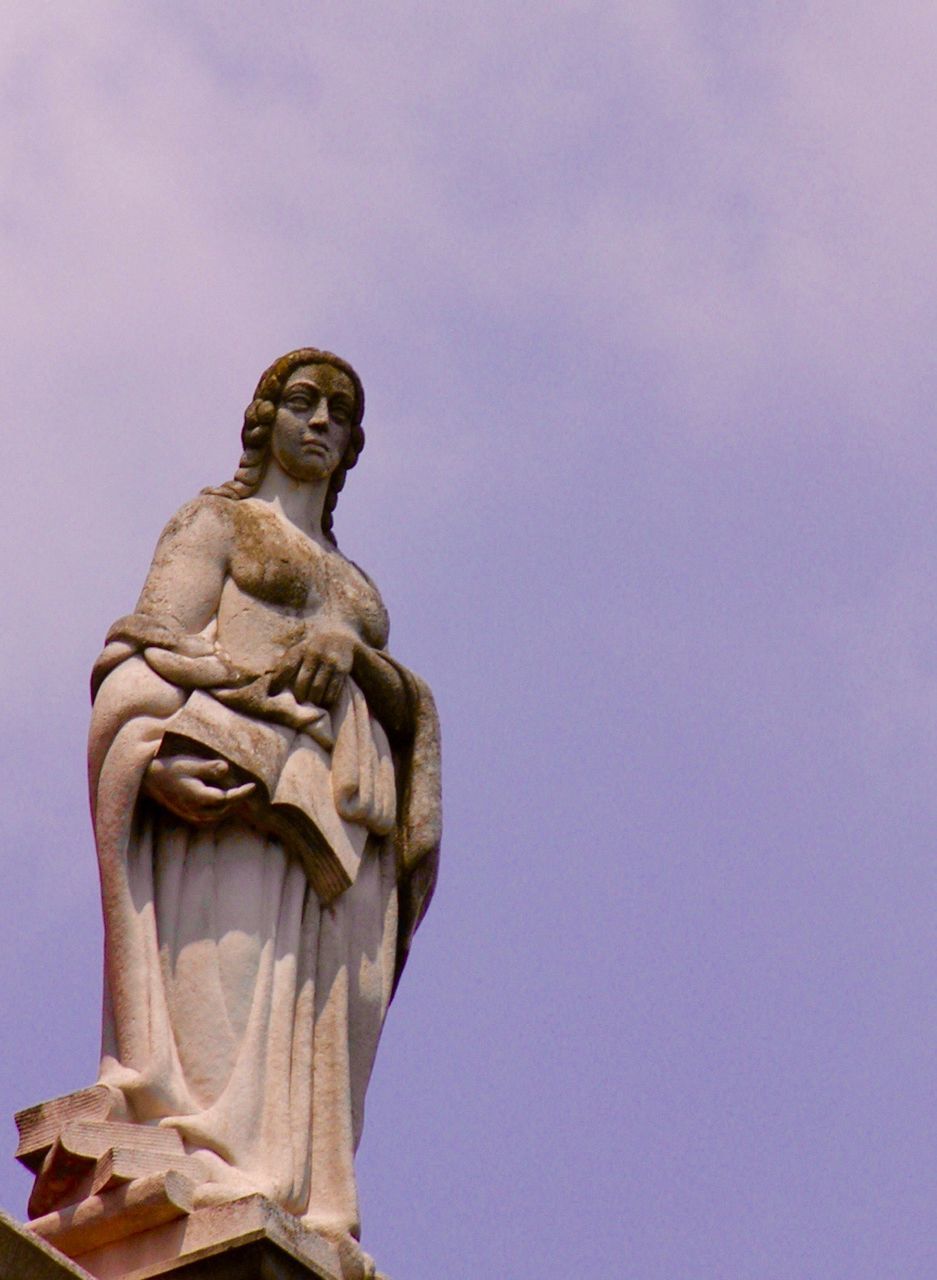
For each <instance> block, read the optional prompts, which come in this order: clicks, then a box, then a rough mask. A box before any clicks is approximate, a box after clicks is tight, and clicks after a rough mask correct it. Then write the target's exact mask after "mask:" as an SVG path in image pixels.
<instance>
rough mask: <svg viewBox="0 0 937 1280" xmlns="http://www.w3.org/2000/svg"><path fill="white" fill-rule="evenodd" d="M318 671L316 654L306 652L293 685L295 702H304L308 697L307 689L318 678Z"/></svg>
mask: <svg viewBox="0 0 937 1280" xmlns="http://www.w3.org/2000/svg"><path fill="white" fill-rule="evenodd" d="M319 670H320V664H319V656H318V654H315V653H308V652H307V654H306V656H305V658H303V664H302V666H301V667H300V668H299V673H298V675H297V676H296V681H295V683H294V685H293V692H294V693H295V694H296V701H297V702H305V701H306V699H307V698H308V697H309V688H310V686H311V685H312V684H313V683H314V681H315V680H316V678H317V677H318V673H319Z"/></svg>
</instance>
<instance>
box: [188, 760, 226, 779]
mask: <svg viewBox="0 0 937 1280" xmlns="http://www.w3.org/2000/svg"><path fill="white" fill-rule="evenodd" d="M186 773H187V774H188V775H189V777H192V778H201V779H202V781H203V782H214V783H215V784H216V785H220V784H221V783H223V782H225V780H226V779H227V778H228V777H229V776H230V773H231V766H230V765H229V764H228V762H227V760H201V759H198V758H196V759H194V760H193V761H192V762H191V764H189V766H188V767H187V769H186Z"/></svg>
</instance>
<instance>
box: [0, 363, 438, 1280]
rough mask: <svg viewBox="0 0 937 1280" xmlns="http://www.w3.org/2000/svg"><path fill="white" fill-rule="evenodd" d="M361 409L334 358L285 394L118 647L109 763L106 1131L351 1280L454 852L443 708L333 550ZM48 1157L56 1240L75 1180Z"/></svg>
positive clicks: (104, 724)
mask: <svg viewBox="0 0 937 1280" xmlns="http://www.w3.org/2000/svg"><path fill="white" fill-rule="evenodd" d="M363 411H364V392H363V389H362V386H361V382H360V380H359V378H358V375H357V374H356V373H355V371H354V370H353V369H352V368H351V366H350V365H348V364H347V363H346V362H345V361H344V360H341V359H339V358H338V357H337V356H334V355H332V354H331V353H329V352H325V351H319V350H315V349H313V348H305V349H302V350H299V351H293V352H291V353H290V354H288V355H286V356H283V357H282V358H281V359H279V360H277V361H276V362H275V363H274V364H273V365H271V367H270V368H269V369H268V370H267V371H266V373H264V375H263V376H262V378H261V379H260V382H259V383H258V386H257V390H256V392H255V393H254V398H253V400H252V402H251V404H250V405H249V407H248V409H247V411H246V413H245V417H244V427H243V430H242V433H241V439H242V443H243V454H242V457H241V462H240V466H239V467H238V470H237V473H236V474H235V476H234V479H233V480H230V481H229V482H228V483H226V484H222V485H221V486H220V487H218V488H215V489H206V490H204V491H203V492H202V493H201V494H200V495H199V496H198V497H197V498H195V499H194V500H193V501H191V502H189V503H188V504H186V505H185V506H184V507H182V509H181V510H180V511H179V512H177V514H176V515H175V516H174V517H173V519H172V520H171V521H170V522H169V524H168V525H167V527H166V529H165V530H164V532H163V534H162V536H161V538H160V540H159V544H158V546H157V548H156V553H155V555H154V558H153V563H152V566H151V568H150V571H149V574H148V575H147V579H146V582H145V584H144V586H143V591H142V593H141V595H140V599H139V601H138V604H137V607H136V611H135V612H134V613H132V614H131V615H129V616H128V617H125V618H122V619H120V621H118V622H117V623H115V624H114V626H113V627H112V628H111V630H110V632H109V634H108V636H107V643H106V647H105V649H104V651H103V653H102V654H101V656H100V658H99V659H98V661H97V663H96V664H95V667H94V672H93V676H92V696H93V699H94V710H93V717H92V724H91V733H90V742H89V774H90V786H91V804H92V813H93V819H94V829H95V837H96V844H97V851H98V859H99V865H100V876H101V891H102V899H103V909H104V920H105V980H104V1030H103V1048H102V1059H101V1071H100V1077H99V1082H98V1085H97V1086H96V1088H95V1090H93V1091H85V1093H86V1094H89V1095H90V1094H91V1093H93V1094H94V1097H95V1099H96V1102H95V1107H96V1108H97V1110H96V1112H95V1117H96V1119H97V1121H99V1122H103V1123H104V1124H110V1125H111V1126H112V1127H113V1128H112V1132H113V1133H117V1132H118V1130H119V1132H120V1133H121V1134H122V1135H124V1136H123V1138H122V1139H121V1141H124V1142H125V1144H126V1141H127V1138H126V1135H127V1132H128V1125H134V1126H145V1127H147V1129H148V1131H150V1133H155V1135H156V1137H160V1135H161V1134H163V1133H164V1132H166V1131H168V1135H167V1136H168V1137H169V1138H171V1139H172V1141H174V1142H176V1143H177V1144H178V1142H179V1139H181V1146H178V1148H177V1149H178V1151H179V1152H181V1153H182V1154H181V1157H180V1158H179V1159H176V1160H175V1162H174V1167H176V1168H180V1169H181V1170H182V1172H184V1174H185V1176H186V1178H187V1179H188V1180H189V1183H190V1185H191V1187H192V1193H191V1202H192V1208H193V1210H196V1211H197V1210H199V1209H200V1208H202V1207H205V1206H213V1205H218V1204H223V1203H230V1202H231V1201H234V1200H238V1199H239V1198H242V1197H245V1196H250V1195H258V1194H259V1195H261V1196H263V1197H265V1198H266V1199H267V1200H269V1201H271V1202H272V1203H273V1204H274V1205H276V1206H279V1208H280V1209H281V1210H285V1211H286V1212H287V1213H288V1214H290V1215H295V1216H296V1217H297V1218H298V1219H299V1220H300V1221H301V1224H302V1226H303V1227H305V1228H308V1229H310V1230H311V1231H314V1232H316V1233H319V1234H321V1235H323V1236H325V1237H327V1238H328V1239H330V1240H332V1241H334V1242H335V1243H336V1246H337V1249H338V1254H339V1256H340V1258H341V1260H342V1267H343V1270H342V1275H343V1276H346V1277H361V1276H369V1275H372V1274H374V1273H373V1264H372V1263H371V1262H370V1260H369V1259H368V1258H367V1256H366V1255H365V1254H363V1252H362V1251H361V1250H360V1247H359V1246H358V1244H357V1239H358V1235H359V1215H358V1203H357V1194H356V1187H355V1176H354V1163H353V1157H354V1153H355V1149H356V1147H357V1144H358V1141H359V1138H360V1136H361V1128H362V1122H363V1116H364V1098H365V1090H366V1087H367V1084H368V1079H369V1076H370V1073H371V1069H372V1065H373V1062H374V1056H375V1051H376V1049H377V1044H378V1040H379V1037H380V1033H381V1027H382V1024H383V1021H384V1017H385V1014H386V1012H387V1008H388V1005H389V1003H390V1001H391V999H392V997H393V993H394V990H395V988H396V984H397V982H398V981H399V978H400V974H401V971H402V969H403V966H404V963H405V961H406V958H407V953H408V949H409V947H410V942H411V939H412V937H413V934H414V931H415V929H416V928H417V925H418V924H419V923H420V920H421V919H422V917H423V914H424V912H425V911H426V908H427V906H428V904H429V900H430V897H431V895H432V892H433V886H434V882H435V877H436V867H437V861H438V850H439V830H440V803H439V738H438V726H437V719H436V713H435V709H434V706H433V700H432V696H431V694H430V692H429V690H428V689H427V687H426V685H425V684H424V683H423V682H422V681H421V680H420V679H419V678H418V677H417V676H415V675H413V674H412V673H411V672H410V671H408V670H407V669H406V668H404V667H403V666H401V665H400V664H399V663H398V662H397V661H396V660H395V659H393V658H391V657H390V656H389V654H388V653H387V651H386V647H385V646H386V644H387V634H388V619H387V613H386V611H385V609H384V605H383V603H382V601H381V597H380V594H379V593H378V590H377V588H376V587H375V585H374V583H373V582H371V580H370V579H369V578H368V577H367V575H366V574H365V573H364V572H363V571H362V570H360V569H359V568H358V567H357V566H356V565H354V564H353V563H352V562H351V561H349V560H347V559H346V558H345V557H344V556H343V555H342V554H341V552H340V551H339V550H338V547H337V545H336V542H335V537H334V534H333V531H332V519H333V512H334V509H335V505H336V501H337V498H338V494H339V492H340V490H341V489H342V486H343V484H344V482H345V478H346V474H347V472H348V471H349V470H350V468H351V467H353V466H354V465H355V463H356V461H357V459H358V456H359V454H360V453H361V450H362V448H363V446H364V433H363V431H362V428H361V419H362V415H363ZM78 1096H79V1095H69V1097H70V1098H77V1097H78ZM82 1096H84V1095H82ZM44 1105H46V1106H50V1105H51V1104H44ZM89 1105H90V1104H89ZM33 1110H34V1111H35V1110H36V1109H33ZM24 1114H25V1113H24ZM31 1114H32V1112H31V1113H30V1115H31ZM69 1114H70V1115H71V1114H72V1113H71V1112H70V1113H69ZM28 1127H29V1126H28V1125H27V1126H26V1128H27V1129H28ZM78 1127H79V1128H80V1127H81V1126H80V1125H79V1126H78ZM47 1128H48V1125H47ZM86 1128H87V1125H86ZM59 1129H61V1122H59ZM157 1131H158V1132H157ZM24 1132H25V1130H24V1126H23V1124H21V1133H24ZM50 1132H51V1130H50ZM130 1132H131V1133H132V1132H136V1131H135V1130H134V1131H130ZM85 1140H86V1141H87V1140H88V1139H87V1135H86V1138H85ZM103 1141H104V1139H101V1142H102V1143H103ZM24 1143H26V1145H27V1146H28V1134H27V1135H26V1137H24V1138H23V1140H22V1141H21V1153H20V1154H21V1158H24V1157H23V1155H22V1149H23V1144H24ZM34 1146H35V1149H36V1152H38V1154H36V1153H33V1155H32V1157H31V1158H32V1160H33V1163H32V1165H31V1166H30V1167H33V1168H37V1169H38V1171H39V1178H38V1180H37V1184H36V1190H35V1191H34V1194H33V1203H32V1204H31V1212H33V1213H34V1216H35V1215H36V1213H47V1214H48V1213H49V1211H50V1210H61V1205H62V1203H63V1197H62V1193H61V1186H62V1182H63V1180H62V1177H61V1172H59V1174H56V1171H55V1169H54V1168H50V1159H51V1158H52V1157H51V1156H50V1154H49V1144H48V1139H46V1146H45V1147H44V1148H42V1149H40V1147H41V1144H40V1143H39V1140H38V1139H36V1140H35V1142H34ZM27 1154H28V1153H27ZM24 1162H27V1163H28V1160H25V1159H24ZM53 1164H54V1161H53ZM43 1170H44V1171H45V1172H43ZM66 1181H67V1179H66ZM99 1181H100V1179H99ZM85 1191H87V1187H85ZM70 1194H71V1197H72V1199H74V1197H75V1194H76V1193H75V1191H74V1189H72V1191H71V1193H70ZM68 1199H69V1192H68V1191H66V1193H65V1195H64V1201H65V1202H66V1203H67V1202H68ZM47 1235H48V1236H49V1237H50V1238H52V1239H53V1240H54V1238H55V1236H54V1232H53V1231H51V1229H50V1231H49V1232H47ZM72 1253H73V1256H75V1255H74V1250H73V1251H72Z"/></svg>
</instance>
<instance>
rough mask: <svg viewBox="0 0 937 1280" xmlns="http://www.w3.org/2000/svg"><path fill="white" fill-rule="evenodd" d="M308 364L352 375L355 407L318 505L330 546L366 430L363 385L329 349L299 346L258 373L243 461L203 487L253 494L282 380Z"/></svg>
mask: <svg viewBox="0 0 937 1280" xmlns="http://www.w3.org/2000/svg"><path fill="white" fill-rule="evenodd" d="M306 364H329V365H332V366H333V368H335V369H340V370H341V372H342V373H344V374H345V375H346V376H347V377H349V378H350V379H351V382H352V385H353V387H354V389H355V408H354V413H353V415H352V421H351V432H350V434H349V437H348V445H347V447H346V449H345V453H344V455H343V456H342V460H341V462H340V463H339V464H338V466H337V467H336V469H335V471H334V472H333V473H332V475H331V477H330V478H329V487H328V489H327V490H326V494H325V505H324V507H323V509H322V532H323V533H324V534H325V536H326V537H327V538H328V540H329V542H331V543H332V545H333V546H335V545H336V543H335V535H334V533H333V532H332V513H333V512H334V510H335V506H336V503H337V502H338V495H339V493H341V490H342V487H343V485H344V484H345V476H346V474H347V473H348V472H349V471H350V470H351V468H352V467H353V466H354V465H355V463H356V462H357V461H358V456H359V454H360V453H361V450H362V449H363V448H364V431H363V430H362V427H361V419H362V418H363V417H364V387H363V386H362V385H361V379H360V378H359V377H358V375H357V373H355V371H354V369H353V368H352V367H351V365H350V364H348V362H347V361H345V360H342V358H341V357H340V356H336V355H333V354H332V352H331V351H319V350H318V349H317V348H316V347H300V348H299V349H298V350H297V351H290V352H288V353H287V354H286V355H285V356H280V358H279V360H275V361H274V362H273V364H272V365H271V366H270V368H269V369H267V370H266V372H264V373H263V374H262V375H261V378H260V381H259V382H258V383H257V389H256V390H255V392H254V398H253V400H252V401H251V402H250V404H249V405H248V406H247V408H246V409H245V410H244V426H243V427H242V428H241V445H242V448H243V450H244V452H243V453H242V454H241V461H240V462H239V463H238V469H237V471H235V473H234V476H233V478H232V479H231V480H228V481H226V482H225V483H224V484H222V485H218V487H217V488H214V489H204V490H203V491H202V492H203V493H212V494H216V495H217V496H218V497H221V498H235V499H240V498H250V497H252V496H253V494H255V493H256V492H257V490H258V489H259V487H260V482H261V480H263V478H264V472H265V471H266V470H267V462H268V461H269V458H270V437H271V435H272V434H273V424H274V422H275V421H276V416H277V406H278V405H279V403H280V396H281V395H282V394H283V388H284V386H285V385H286V380H287V378H289V376H290V374H291V373H293V372H294V370H296V369H299V368H300V367H301V366H302V365H306Z"/></svg>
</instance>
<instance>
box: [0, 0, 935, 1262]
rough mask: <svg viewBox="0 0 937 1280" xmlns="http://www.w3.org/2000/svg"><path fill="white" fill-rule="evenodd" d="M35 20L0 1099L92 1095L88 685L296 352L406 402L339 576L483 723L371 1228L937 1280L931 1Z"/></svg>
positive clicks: (409, 1238)
mask: <svg viewBox="0 0 937 1280" xmlns="http://www.w3.org/2000/svg"><path fill="white" fill-rule="evenodd" d="M3 25H4V28H5V35H4V40H3V53H2V55H0V57H2V81H0V93H2V110H0V163H2V165H3V169H4V174H3V181H2V183H0V192H2V194H0V227H2V233H3V243H4V252H3V255H2V264H3V269H2V279H0V293H2V296H3V298H4V300H5V306H4V308H3V311H2V321H0V323H2V326H3V331H2V349H3V359H2V362H0V364H2V370H3V383H4V386H3V402H4V404H5V407H6V423H7V428H6V432H5V436H4V446H3V465H4V471H5V474H6V475H7V477H8V481H9V489H8V497H7V502H6V512H7V524H6V531H5V536H4V546H5V551H6V556H5V559H4V563H3V579H4V598H5V600H6V607H5V609H4V618H3V624H2V654H0V658H2V662H3V670H4V671H5V673H6V691H5V719H6V723H7V727H6V732H5V749H4V767H5V775H4V776H5V781H6V784H7V785H6V793H5V800H4V803H3V806H2V819H0V821H2V830H0V839H2V848H3V850H4V862H5V874H4V878H3V884H4V894H3V899H2V906H0V912H2V924H3V928H2V930H0V966H2V973H3V992H4V1018H5V1024H4V1025H5V1034H4V1050H5V1051H4V1053H3V1055H2V1064H0V1115H7V1116H9V1115H11V1114H12V1112H13V1111H14V1110H15V1109H17V1108H19V1107H22V1106H25V1105H28V1104H30V1103H32V1102H35V1101H37V1100H39V1099H42V1098H46V1097H50V1096H52V1095H54V1094H57V1093H61V1092H67V1091H69V1090H71V1089H73V1088H77V1087H80V1086H82V1085H84V1084H87V1083H90V1082H91V1081H92V1080H93V1078H94V1074H95V1069H96V1055H97V1042H98V1032H99V1013H98V1007H99V1000H100V945H101V927H100V911H99V905H98V896H97V879H96V868H95V864H94V856H93V846H92V841H91V830H90V823H89V820H88V816H87V801H86V796H85V781H84V767H85V766H84V736H85V732H86V725H87V716H88V697H87V674H88V671H89V669H90V666H91V663H92V661H93V658H94V656H95V655H96V653H97V650H98V648H99V646H100V643H101V641H102V639H103V636H104V633H105V631H106V629H107V627H108V625H109V624H110V622H111V621H112V620H113V619H114V618H115V617H117V616H119V615H121V614H123V613H126V612H127V611H128V609H130V608H131V607H132V605H133V603H134V600H135V598H136V594H137V591H138V589H139V586H140V583H141V581H142V578H143V575H144V572H145V570H146V567H147V564H148V562H149V556H150V553H151V551H152V547H153V544H154V542H155V540H156V537H157V535H158V533H159V530H160V528H161V527H162V525H163V523H164V522H165V521H166V519H167V518H168V517H169V515H170V514H171V513H172V511H173V510H174V509H175V508H176V507H177V506H178V505H180V504H181V503H182V502H183V501H184V500H185V499H187V498H188V497H190V496H191V495H192V494H194V493H195V492H196V491H197V490H198V489H199V488H200V487H201V486H202V485H204V484H207V483H218V482H220V481H221V480H223V479H225V478H227V477H228V476H229V475H230V474H231V473H232V471H233V468H234V465H235V463H236V460H237V456H238V430H239V425H240V418H241V414H242V412H243V408H244V405H245V404H246V403H247V400H248V398H249V395H250V392H251V390H252V388H253V385H254V382H255V380H256V378H257V376H258V374H259V373H260V371H261V370H262V369H263V368H264V366H265V365H266V364H267V363H268V362H269V361H270V360H271V359H273V358H274V357H275V356H277V355H279V354H281V353H282V352H283V351H285V350H288V349H290V348H291V347H294V346H298V345H304V344H306V343H313V344H316V345H320V346H327V347H331V348H332V349H333V350H336V351H338V352H340V353H341V354H343V355H345V356H346V357H347V358H348V359H350V360H351V361H352V362H353V363H354V364H355V366H356V367H357V368H358V369H359V371H360V373H361V375H362V377H363V379H364V382H365V386H366V388H367V394H368V413H367V416H366V419H365V427H366V429H367V431H368V444H367V448H366V451H365V453H364V456H363V459H362V461H361V464H360V465H359V467H358V469H357V470H356V471H355V472H354V473H353V475H352V476H351V477H350V480H349V486H348V488H347V490H346V492H345V494H343V497H342V500H341V503H340V505H339V508H338V512H337V518H336V530H337V533H338V537H339V541H340V543H341V545H342V547H343V549H344V550H345V551H346V552H347V553H348V554H350V555H351V556H352V557H353V558H355V559H356V560H358V561H360V562H361V563H362V564H363V565H364V566H365V567H366V568H367V569H368V570H369V572H371V574H372V575H373V576H374V577H375V578H376V579H377V581H378V582H379V584H380V586H381V588H382V590H383V592H384V596H385V599H386V601H387V603H388V606H389V608H390V610H391V616H392V619H393V631H392V648H393V650H394V652H395V653H396V654H397V655H398V656H399V657H400V658H401V659H402V660H403V661H405V662H407V663H408V664H409V665H411V666H412V667H413V668H414V669H415V670H418V671H420V672H421V673H422V674H423V675H425V676H426V678H427V679H428V680H429V681H430V683H431V684H432V686H433V687H434V689H435V691H436V693H437V697H438V701H439V704H440V709H441V713H442V717H443V728H444V741H445V784H446V823H447V826H446V838H445V845H444V863H443V873H442V879H441V885H440V890H439V893H438V896H437V899H436V902H435V904H434V906H433V909H432V911H431V913H430V915H429V917H428V920H427V923H426V925H425V926H424V929H423V931H422V933H421V935H420V936H419V937H418V940H417V945H416V947H415V951H414V955H413V959H412V961H411V965H410V969H409V971H408V973H407V975H406V980H405V981H404V983H403V985H402V987H401V991H400V994H399V996H398V999H397V1002H396V1004H395V1006H394V1008H393V1010H392V1011H391V1015H390V1018H389V1021H388V1024H387V1028H386V1031H385V1037H384V1042H383V1045H382V1051H381V1053H380V1055H379V1057H378V1064H377V1069H376V1074H375V1078H374V1081H373V1084H372V1087H371V1091H370V1094H369V1113H368V1123H367V1125H366V1128H365V1137H364V1143H363V1148H362V1152H361V1156H360V1161H359V1168H360V1181H361V1188H362V1200H363V1214H364V1241H365V1244H366V1246H367V1247H368V1248H369V1249H370V1250H371V1251H372V1252H373V1253H375V1254H376V1256H377V1257H378V1260H379V1262H380V1263H381V1265H382V1266H383V1267H384V1268H386V1270H387V1271H388V1272H389V1273H390V1274H391V1275H392V1276H393V1277H394V1280H437V1278H438V1277H439V1276H442V1275H446V1276H453V1277H462V1276H465V1277H474V1276H498V1277H501V1276H504V1277H508V1276H509V1277H512V1278H513V1277H517V1278H518V1280H526V1278H527V1277H530V1278H531V1280H533V1278H534V1277H536V1280H567V1278H568V1277H575V1278H576V1280H579V1277H586V1276H590V1277H591V1276H603V1277H604V1276H616V1277H617V1276H622V1277H625V1278H626V1280H684V1278H686V1280H814V1278H818V1280H819V1278H822V1280H883V1277H891V1276H895V1277H897V1276H900V1277H902V1280H918V1278H920V1280H925V1278H926V1280H932V1278H933V1276H934V1275H935V1273H937V1230H935V1219H937V1204H935V1200H937V1192H935V1182H937V1180H935V1177H934V1163H935V1151H937V1124H935V1120H934V1110H935V1103H934V1098H935V1084H937V1062H935V1036H934V1027H935V1024H937V1016H935V1013H937V1011H935V998H934V986H935V983H934V974H935V970H937V860H935V857H934V846H935V843H937V841H935V836H934V827H935V820H937V793H935V776H937V645H935V639H934V634H933V619H934V618H935V616H937V572H935V569H934V567H933V566H932V565H931V563H930V561H931V555H930V553H929V552H928V550H927V548H928V547H932V546H933V545H934V542H935V538H937V511H935V504H934V501H933V497H932V495H933V492H934V489H935V482H937V433H935V431H934V427H933V403H934V399H935V394H934V393H935V380H937V379H935V367H937V366H935V360H934V357H933V355H932V353H931V350H930V347H931V341H932V339H931V334H932V332H933V328H934V320H935V313H937V290H935V283H937V281H935V275H937V272H935V266H934V262H935V254H934V250H935V240H937V231H935V227H937V165H935V162H934V151H935V142H934V139H935V137H937V98H935V95H934V90H933V80H934V61H935V46H937V10H935V9H934V6H933V4H932V3H930V2H928V3H923V2H922V0H904V2H903V3H902V4H901V5H900V6H899V7H898V9H891V8H889V7H887V6H883V5H882V4H881V3H875V4H873V3H868V2H866V0H851V2H850V3H848V4H847V3H845V0H825V2H824V3H823V4H822V5H817V4H810V5H808V4H806V3H800V2H799V0H792V2H790V3H787V4H784V5H773V4H772V5H768V4H759V5H752V6H739V5H737V4H732V5H730V4H728V3H725V2H724V0H718V2H717V0H709V2H704V0H698V2H697V3H691V2H690V0H627V2H619V3H614V2H612V0H607V2H606V3H604V4H602V3H577V2H575V0H568V2H567V3H563V4H559V5H552V4H551V5H548V4H541V5H533V4H512V5H505V4H504V3H494V2H493V0H476V2H475V3H474V4H472V5H471V6H468V5H462V4H459V5H456V4H454V3H444V4H439V5H427V4H415V3H410V2H407V0H397V2H396V3H394V4H393V5H388V4H377V3H372V2H366V3H360V4H359V3H352V4H342V5H338V4H333V5H314V4H310V3H286V2H284V0H277V2H270V0H267V2H266V3H264V4H263V5H260V4H256V3H255V4H251V3H242V4H238V5H234V6H228V5H222V4H209V3H204V2H202V0H185V3H181V2H179V3H174V4H142V3H134V2H133V0H122V2H121V3H96V2H94V0H88V2H87V3H80V4H64V3H58V4H46V5H39V4H37V3H35V2H30V3H26V0H19V3H17V2H16V0H13V3H11V4H8V5H7V6H5V12H4V19H3ZM4 1132H5V1133H6V1138H5V1144H6V1148H7V1149H8V1150H9V1151H10V1152H11V1153H12V1149H13V1145H14V1133H13V1125H12V1121H8V1122H6V1129H5V1131H4ZM26 1187H27V1179H26V1177H25V1175H23V1174H22V1173H20V1172H18V1171H17V1168H16V1166H14V1164H13V1162H12V1154H11V1155H10V1157H9V1159H7V1160H6V1161H2V1160H0V1205H2V1206H3V1207H5V1208H7V1209H9V1210H11V1211H13V1212H14V1213H17V1214H22V1212H23V1207H24V1201H25V1194H26Z"/></svg>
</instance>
